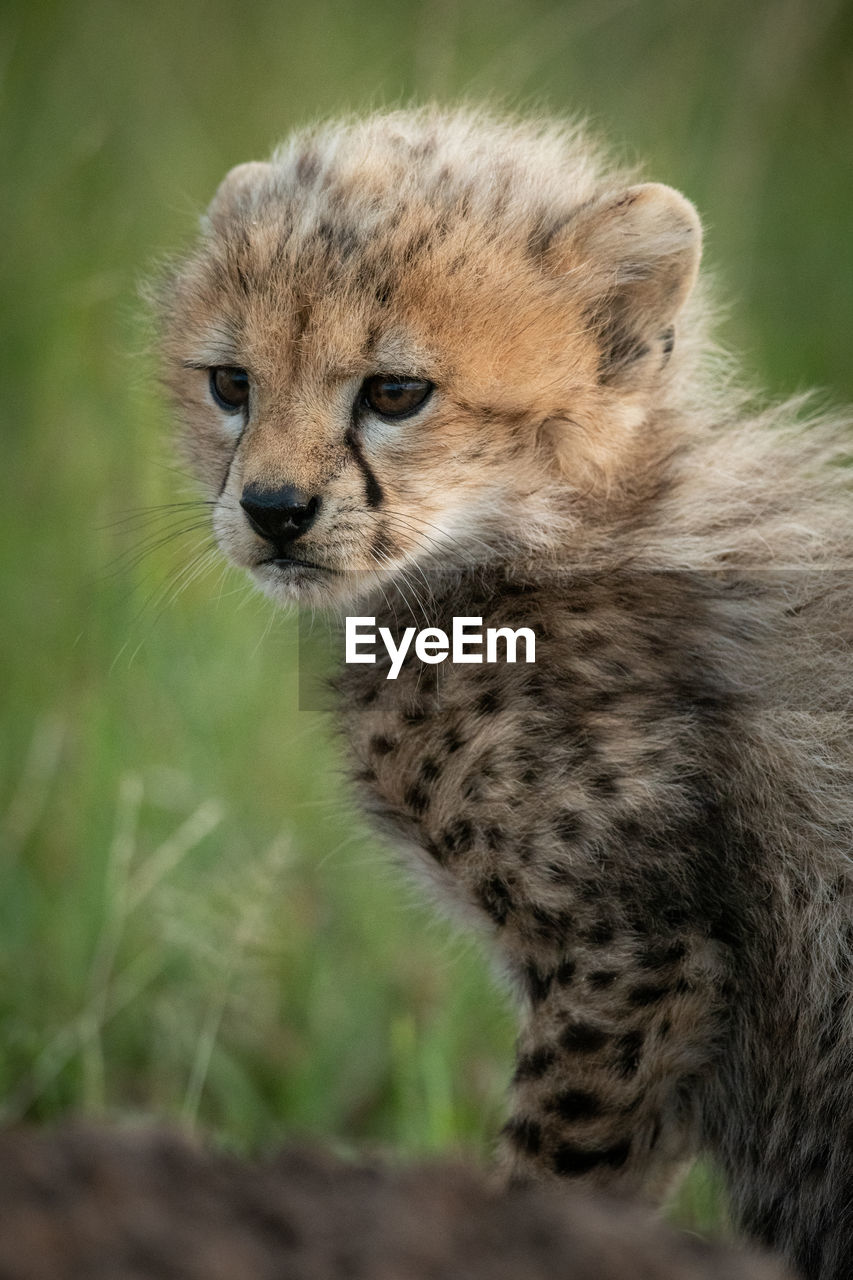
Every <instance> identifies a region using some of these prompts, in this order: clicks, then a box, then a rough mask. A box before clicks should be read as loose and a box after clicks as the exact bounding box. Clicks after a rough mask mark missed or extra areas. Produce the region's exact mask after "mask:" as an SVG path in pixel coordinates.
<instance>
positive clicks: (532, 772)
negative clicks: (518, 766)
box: [521, 768, 541, 787]
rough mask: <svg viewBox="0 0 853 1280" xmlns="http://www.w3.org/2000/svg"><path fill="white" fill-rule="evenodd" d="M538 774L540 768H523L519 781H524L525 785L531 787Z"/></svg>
mask: <svg viewBox="0 0 853 1280" xmlns="http://www.w3.org/2000/svg"><path fill="white" fill-rule="evenodd" d="M540 776H541V770H540V769H534V768H530V769H525V770H524V773H523V774H522V775H521V781H522V782H523V783H524V785H525V786H526V787H531V786H533V784H534V782H538V781H539V778H540Z"/></svg>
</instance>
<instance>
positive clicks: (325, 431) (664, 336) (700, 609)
mask: <svg viewBox="0 0 853 1280" xmlns="http://www.w3.org/2000/svg"><path fill="white" fill-rule="evenodd" d="M700 238H701V236H700V227H699V221H698V218H697V216H696V214H695V211H694V210H693V208H692V206H691V205H690V204H689V202H688V201H686V200H685V199H684V197H683V196H680V195H679V194H678V193H677V192H675V191H673V190H671V189H670V188H668V187H663V186H660V185H658V184H637V183H635V182H633V181H631V179H630V178H629V177H626V176H625V175H624V174H620V173H619V172H617V171H614V170H612V169H611V168H609V167H608V166H607V164H606V163H605V162H604V161H603V160H602V159H601V158H600V156H599V155H598V154H597V153H596V152H595V150H594V148H592V147H591V146H590V144H589V142H588V141H587V140H586V139H585V138H584V137H583V136H582V135H581V134H579V133H576V132H572V131H563V130H559V129H557V128H553V127H551V126H544V125H543V126H540V125H536V124H524V123H518V122H502V121H495V120H492V119H490V118H488V117H485V116H479V115H477V114H471V113H465V112H462V113H442V112H439V111H435V110H425V111H420V112H400V113H395V114H391V115H386V116H376V117H373V118H370V119H368V120H366V121H362V122H358V121H356V122H344V123H340V124H333V125H328V126H323V127H321V128H318V129H315V130H308V131H306V132H304V133H301V134H298V135H296V136H295V137H294V139H293V140H292V141H291V142H290V143H288V144H287V145H286V146H285V147H284V148H282V149H281V150H280V151H279V152H277V153H276V155H275V156H274V157H273V159H272V161H271V162H270V163H269V164H252V165H245V166H240V167H239V168H238V169H237V170H234V171H232V173H231V174H229V175H228V177H227V178H226V179H225V181H224V183H223V184H222V187H221V188H220V190H219V192H218V193H217V195H216V197H215V199H214V201H213V204H212V205H211V208H210V210H209V212H208V215H207V219H206V222H205V226H204V230H203V235H202V238H201V241H200V243H199V245H198V247H197V248H196V249H195V251H194V252H193V253H192V254H191V255H190V256H189V257H188V258H187V259H186V260H185V261H184V262H183V263H182V264H181V265H180V266H179V268H178V269H177V270H176V272H175V273H174V274H173V275H172V276H171V277H170V278H169V280H168V281H166V282H164V284H163V286H162V289H161V295H160V297H161V306H162V310H163V334H164V337H163V351H164V355H165V359H166V361H167V377H168V381H169V384H170V386H171V388H172V391H173V393H174V396H175V398H176V400H177V402H178V404H179V406H180V408H181V410H182V417H183V421H184V424H185V432H184V443H185V448H186V451H187V453H188V456H189V458H190V460H191V463H192V465H193V466H194V469H195V470H196V472H197V474H198V475H199V477H200V478H201V480H202V481H203V482H204V483H205V484H206V486H207V488H208V490H209V493H210V496H211V500H212V502H213V513H214V514H213V520H214V527H215V529H216V533H217V536H218V538H219V541H220V544H221V545H222V547H223V550H224V551H225V552H226V554H227V555H229V557H230V558H231V559H232V560H233V561H234V562H236V563H237V564H239V565H241V566H243V567H245V568H246V569H247V570H249V571H250V572H251V573H252V575H253V576H254V578H255V580H256V581H257V583H258V585H259V586H260V587H261V588H262V589H263V590H264V591H266V592H267V593H268V594H270V595H272V596H273V597H274V598H277V599H279V600H282V601H287V600H292V599H295V600H299V601H304V602H308V603H310V604H312V605H314V604H324V605H328V606H329V607H330V608H332V609H333V610H338V611H346V612H349V613H351V614H354V613H357V614H360V615H371V616H375V617H376V619H377V625H384V626H386V627H388V629H389V631H391V632H399V631H401V630H402V629H404V628H405V627H408V626H413V627H416V628H417V629H418V630H420V629H421V628H424V627H438V628H441V629H443V630H444V631H446V632H447V633H448V634H449V633H450V632H451V630H452V620H453V618H454V617H459V616H471V617H477V618H481V619H482V626H483V629H485V628H487V627H495V628H501V627H512V628H513V629H517V628H519V627H529V628H532V629H533V630H534V632H535V635H536V661H535V663H534V664H520V663H519V664H514V665H510V664H505V665H501V664H497V665H494V664H492V665H481V666H478V665H469V664H453V663H450V662H445V663H443V664H442V665H441V666H429V667H425V666H424V664H423V663H421V662H419V661H418V660H417V658H416V655H415V654H414V653H413V652H410V653H409V654H408V656H407V658H406V660H405V661H404V662H403V664H402V667H401V669H400V671H399V675H398V677H397V678H396V679H395V680H387V679H386V675H387V663H382V662H377V663H376V664H372V665H367V664H358V665H349V666H346V667H344V668H342V670H341V672H340V673H339V676H338V679H337V683H338V687H339V690H340V692H341V698H340V720H341V726H342V729H343V732H344V733H345V735H346V737H347V739H348V742H349V746H350V751H351V756H352V760H353V766H354V773H355V776H356V779H357V784H358V786H359V788H360V789H361V791H362V794H363V797H364V802H365V804H366V806H367V808H368V809H369V810H370V811H371V812H372V813H373V814H374V815H375V817H376V819H377V821H378V823H379V825H380V826H381V827H382V828H383V829H384V830H386V831H387V832H389V833H390V834H391V836H392V838H393V839H394V840H395V841H396V842H397V844H398V845H399V847H400V848H401V849H403V850H405V851H406V854H407V856H409V857H410V858H411V860H412V861H413V863H414V864H415V865H417V866H419V867H420V869H421V870H422V871H423V872H424V874H425V875H426V876H427V877H428V879H429V880H430V881H432V882H433V883H434V884H435V885H436V886H437V887H438V889H439V891H440V892H441V893H442V895H444V897H445V898H446V899H448V900H450V901H452V902H453V903H455V904H456V905H457V906H458V907H459V908H460V909H461V910H462V911H463V912H464V913H465V914H467V915H468V916H469V917H471V918H472V919H475V920H478V921H479V922H480V924H481V925H482V927H483V928H485V929H486V930H487V931H488V932H490V933H491V934H492V935H493V937H494V940H495V943H496V946H497V948H498V951H499V954H500V956H501V957H502V962H503V965H504V967H505V969H506V971H507V972H508V974H509V976H510V978H511V980H512V981H513V982H514V984H515V986H516V988H517V990H518V993H519V1004H520V1009H521V1031H520V1037H519V1047H518V1060H517V1064H516V1070H515V1075H514V1080H513V1115H512V1118H511V1119H510V1121H509V1122H508V1124H507V1125H506V1127H505V1130H504V1133H503V1138H502V1142H503V1161H504V1164H505V1166H506V1168H507V1171H508V1172H509V1173H510V1174H511V1175H515V1176H525V1177H527V1176H533V1177H545V1176H554V1175H557V1176H564V1177H567V1178H571V1179H574V1180H578V1181H580V1182H582V1183H589V1184H596V1185H600V1186H605V1187H612V1188H615V1189H619V1190H628V1191H633V1192H636V1193H639V1194H643V1195H647V1196H660V1195H662V1194H663V1192H664V1191H665V1189H666V1188H667V1186H668V1185H669V1184H670V1182H671V1180H672V1178H673V1176H674V1175H675V1174H676V1173H677V1171H678V1170H679V1169H680V1168H681V1167H682V1166H683V1163H684V1161H685V1160H686V1159H688V1158H689V1157H690V1156H691V1155H692V1154H693V1153H694V1152H696V1151H697V1150H700V1149H705V1150H709V1151H710V1152H712V1153H713V1155H714V1157H715V1158H716V1160H717V1161H718V1162H719V1163H720V1164H721V1166H722V1168H723V1169H724V1171H725V1173H726V1175H727V1177H728V1181H729V1185H730V1189H731V1194H732V1199H733V1204H734V1209H735V1213H736V1215H737V1216H738V1218H739V1220H740V1222H741V1223H742V1225H743V1226H744V1228H745V1229H746V1230H747V1231H748V1232H749V1233H750V1234H752V1235H753V1236H754V1237H755V1238H756V1239H758V1240H760V1241H762V1242H764V1243H766V1244H770V1245H773V1246H774V1247H776V1248H779V1249H781V1250H782V1251H784V1252H785V1253H786V1254H787V1256H788V1257H789V1259H790V1260H791V1261H792V1262H793V1263H794V1264H795V1265H796V1266H798V1267H799V1268H800V1270H801V1271H802V1272H803V1274H804V1275H806V1276H809V1277H820V1278H821V1280H829V1277H838V1278H840V1277H841V1276H843V1275H844V1276H846V1275H847V1274H848V1258H849V1254H850V1250H851V1246H853V1198H851V1193H853V1137H851V1135H852V1134H853V1125H851V1122H853V1084H851V1079H850V1073H849V1063H850V1061H851V1055H853V995H851V988H850V974H851V964H852V963H853V883H851V876H850V853H851V831H853V795H852V794H851V779H853V761H852V760H851V734H850V727H851V726H850V718H851V669H850V661H849V643H850V631H851V616H853V607H851V592H850V576H849V569H850V563H851V543H853V530H851V522H850V500H849V481H848V473H846V472H845V471H844V469H843V468H841V467H840V466H838V465H837V464H838V462H839V460H840V458H841V456H842V453H843V446H844V443H845V440H844V433H845V431H848V432H849V427H848V425H847V424H845V423H839V422H832V421H829V420H825V419H823V420H814V421H812V422H809V423H802V422H799V421H798V409H797V407H796V406H791V405H788V406H781V407H778V408H772V409H766V410H756V409H755V408H754V407H753V406H752V405H751V403H750V402H749V400H748V398H747V397H746V396H745V395H744V394H743V393H742V392H740V391H739V390H738V389H737V388H736V387H735V386H734V385H733V383H732V380H731V377H730V375H729V372H728V370H727V368H726V366H725V365H724V364H723V362H722V361H721V360H720V359H719V358H718V357H716V356H715V355H714V354H713V351H712V349H711V348H710V345H709V343H708V339H707V335H706V325H705V321H704V308H703V303H702V297H701V291H699V290H696V289H694V284H695V281H696V276H697V270H698V263H699V253H700ZM848 447H849V434H848Z"/></svg>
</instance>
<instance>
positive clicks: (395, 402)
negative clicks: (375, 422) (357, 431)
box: [359, 376, 434, 418]
mask: <svg viewBox="0 0 853 1280" xmlns="http://www.w3.org/2000/svg"><path fill="white" fill-rule="evenodd" d="M433 390H434V387H433V384H432V383H431V382H426V381H425V380H424V379H423V378H382V377H378V376H377V377H374V378H365V380H364V382H363V384H362V387H361V392H360V394H359V399H360V402H361V404H362V405H364V406H365V407H366V408H368V409H372V411H373V412H374V413H376V414H378V415H379V417H380V418H408V417H409V415H410V414H413V413H417V411H418V409H420V408H422V407H423V405H425V404H426V402H427V400H428V399H429V397H430V396H431V394H432V392H433Z"/></svg>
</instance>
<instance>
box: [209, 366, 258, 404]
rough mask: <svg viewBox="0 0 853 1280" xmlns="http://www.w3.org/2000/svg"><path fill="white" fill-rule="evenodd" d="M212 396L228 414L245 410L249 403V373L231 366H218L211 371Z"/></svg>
mask: <svg viewBox="0 0 853 1280" xmlns="http://www.w3.org/2000/svg"><path fill="white" fill-rule="evenodd" d="M210 394H211V395H212V396H213V398H214V400H215V401H216V403H217V404H218V405H219V407H220V409H224V410H225V412H226V413H237V412H238V411H239V410H240V409H245V407H246V405H247V404H248V403H249V375H248V373H247V372H246V370H245V369H236V368H234V367H232V366H231V365H225V364H220V365H216V366H215V367H214V368H213V369H211V371H210Z"/></svg>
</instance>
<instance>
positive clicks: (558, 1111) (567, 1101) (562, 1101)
mask: <svg viewBox="0 0 853 1280" xmlns="http://www.w3.org/2000/svg"><path fill="white" fill-rule="evenodd" d="M545 1107H546V1109H547V1110H548V1111H552V1112H553V1113H554V1114H555V1115H558V1116H560V1118H561V1119H562V1120H566V1121H568V1122H569V1123H571V1122H572V1121H573V1120H583V1119H588V1118H592V1117H593V1116H600V1115H601V1111H602V1107H601V1101H600V1100H599V1099H598V1098H597V1097H596V1096H595V1094H594V1093H590V1092H589V1090H588V1089H563V1090H561V1092H560V1093H556V1094H554V1096H553V1098H549V1099H548V1101H547V1102H546V1103H545Z"/></svg>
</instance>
